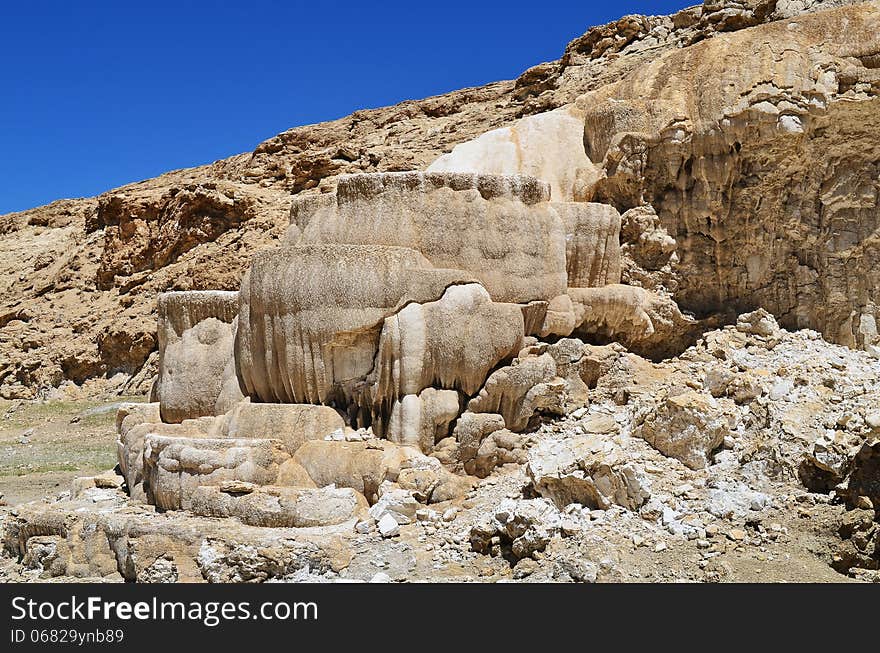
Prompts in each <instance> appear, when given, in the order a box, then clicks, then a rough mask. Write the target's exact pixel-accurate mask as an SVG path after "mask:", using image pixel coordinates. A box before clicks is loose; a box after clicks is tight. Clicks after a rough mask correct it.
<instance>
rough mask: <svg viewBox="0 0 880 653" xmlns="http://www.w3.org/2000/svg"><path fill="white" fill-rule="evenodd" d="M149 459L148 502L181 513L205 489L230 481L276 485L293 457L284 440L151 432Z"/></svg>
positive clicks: (147, 441) (146, 469)
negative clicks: (190, 436) (197, 493)
mask: <svg viewBox="0 0 880 653" xmlns="http://www.w3.org/2000/svg"><path fill="white" fill-rule="evenodd" d="M143 457H144V486H145V490H146V494H147V499H148V501H149V502H150V503H152V504H154V505H156V506H157V507H159V508H162V509H163V510H179V509H181V508H183V509H187V508H189V507H190V505H191V503H192V500H193V493H194V492H195V490H196V488H198V487H199V486H203V485H220V484H221V483H223V482H225V481H245V482H247V483H255V484H257V485H271V484H273V483H274V482H275V480H276V479H277V478H278V471H279V466H280V465H281V464H282V463H283V462H284V461H285V460H287V458H288V454H287V452H286V451H285V449H284V444H283V443H282V442H281V441H280V440H270V439H257V438H249V439H230V438H207V437H200V438H187V437H174V436H167V435H154V434H149V435H147V436H146V438H145V440H144V454H143Z"/></svg>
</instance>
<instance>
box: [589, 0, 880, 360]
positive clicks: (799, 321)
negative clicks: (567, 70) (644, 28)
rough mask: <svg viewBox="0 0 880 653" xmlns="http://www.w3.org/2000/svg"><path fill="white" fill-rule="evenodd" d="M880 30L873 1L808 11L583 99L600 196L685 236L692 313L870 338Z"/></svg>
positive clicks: (666, 58)
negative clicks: (765, 315)
mask: <svg viewBox="0 0 880 653" xmlns="http://www.w3.org/2000/svg"><path fill="white" fill-rule="evenodd" d="M878 35H880V11H878V6H877V4H876V3H866V4H864V5H859V6H854V7H847V8H841V9H836V10H833V11H826V12H821V13H816V14H809V15H805V16H801V17H797V18H796V19H791V20H785V21H777V22H774V23H771V24H768V25H764V26H762V27H761V28H760V29H750V30H743V31H741V32H737V33H736V34H731V35H724V36H719V37H716V38H713V39H711V40H708V41H705V42H701V43H698V44H696V45H694V46H692V47H689V48H685V49H682V50H677V51H674V52H669V53H667V54H664V55H663V56H661V57H659V58H658V59H656V60H655V61H653V62H652V63H650V64H648V65H646V66H644V67H641V68H640V69H638V70H636V71H633V72H632V73H631V74H629V75H628V76H626V77H625V78H623V79H622V80H621V81H620V82H618V83H616V84H613V85H610V86H607V87H604V88H602V89H600V90H598V91H595V92H593V93H588V94H586V95H584V96H582V97H581V98H579V99H578V101H577V104H578V105H579V106H580V107H582V108H583V110H584V113H585V141H584V142H585V145H586V149H587V153H588V156H589V157H590V159H591V160H592V161H593V162H594V163H596V164H597V165H598V166H599V168H600V173H599V174H600V177H601V179H600V180H599V181H597V183H596V184H595V185H594V187H593V189H592V199H595V200H598V201H607V202H610V203H612V204H614V205H615V206H616V207H617V208H618V209H619V210H621V211H624V210H626V209H630V208H632V207H636V206H640V205H644V204H650V205H652V206H653V208H654V210H655V211H656V212H657V215H658V216H659V218H660V221H661V223H662V225H663V226H664V227H665V228H666V230H667V231H668V233H669V234H670V235H671V236H672V237H673V238H674V239H675V240H676V241H677V245H678V246H677V252H678V255H679V257H680V260H679V262H678V267H677V275H676V280H675V288H674V296H675V299H676V300H677V301H678V303H679V304H680V305H681V307H682V308H683V309H689V310H692V311H694V312H695V313H698V314H701V315H706V314H710V313H717V312H725V311H728V312H729V311H733V312H736V311H742V310H747V309H753V308H755V307H757V306H763V307H764V308H766V309H767V310H769V311H771V312H772V313H773V314H774V315H776V316H777V317H778V318H779V319H780V321H781V322H782V323H783V324H784V325H786V326H788V327H791V328H812V329H816V330H819V331H821V332H822V333H823V335H825V337H826V338H828V339H829V340H831V341H834V342H838V343H841V344H846V345H849V346H854V347H859V348H866V349H869V350H871V349H874V348H875V347H876V345H877V343H878V338H877V333H876V318H877V316H878V310H877V306H876V301H877V296H878V287H880V286H878V282H880V277H878V269H880V268H878V265H877V264H878V244H880V235H878V227H880V205H878V199H880V98H878V94H880V70H878V62H880V37H878Z"/></svg>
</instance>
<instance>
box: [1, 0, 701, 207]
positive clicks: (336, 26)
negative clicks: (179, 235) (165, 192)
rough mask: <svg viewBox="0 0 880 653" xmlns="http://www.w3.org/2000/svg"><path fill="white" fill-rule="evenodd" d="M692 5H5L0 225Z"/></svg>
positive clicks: (504, 73) (484, 78) (491, 74)
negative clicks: (635, 18)
mask: <svg viewBox="0 0 880 653" xmlns="http://www.w3.org/2000/svg"><path fill="white" fill-rule="evenodd" d="M697 3H698V0H692V1H691V2H687V1H681V0H679V1H654V2H637V1H635V0H624V1H622V2H616V3H611V2H609V3H592V2H583V1H582V0H576V1H571V2H546V1H545V2H538V1H536V0H531V1H529V2H521V1H519V0H506V1H501V0H490V1H480V0H470V1H463V0H440V1H439V2H420V1H419V0H408V1H407V2H399V1H398V0H390V1H389V0H360V1H358V2H321V1H319V0H313V1H312V2H299V1H289V2H280V1H278V2H272V1H268V0H239V1H237V2H187V1H185V0H178V1H176V2H166V1H164V0H151V1H150V2H128V1H125V0H116V1H114V2H88V1H87V0H81V1H74V0H67V1H66V2H40V1H38V0H32V1H31V0H26V1H21V2H11V1H9V2H3V11H2V14H0V88H2V89H3V92H2V98H0V214H2V213H6V212H9V211H17V210H22V209H25V208H30V207H32V206H37V205H40V204H45V203H47V202H50V201H52V200H55V199H59V198H62V197H82V196H89V195H96V194H98V193H100V192H103V191H105V190H108V189H110V188H113V187H116V186H120V185H122V184H125V183H128V182H132V181H138V180H141V179H147V178H149V177H153V176H155V175H157V174H160V173H162V172H165V171H167V170H173V169H175V168H183V167H189V166H194V165H200V164H203V163H210V162H211V161H215V160H217V159H221V158H224V157H227V156H230V155H233V154H237V153H239V152H245V151H249V150H252V149H253V148H254V147H255V146H256V145H257V143H259V142H260V141H262V140H265V139H266V138H269V137H271V136H273V135H274V134H277V133H279V132H281V131H284V130H285V129H288V128H290V127H294V126H297V125H304V124H309V123H313V122H320V121H322V120H329V119H333V118H337V117H340V116H344V115H346V114H349V113H351V112H352V111H354V110H356V109H360V108H369V107H379V106H384V105H388V104H394V103H396V102H399V101H401V100H405V99H416V98H422V97H426V96H429V95H436V94H438V93H444V92H446V91H450V90H453V89H456V88H461V87H465V86H475V85H479V84H484V83H486V82H491V81H495V80H499V79H511V78H514V77H516V76H517V75H518V74H519V73H520V72H522V71H523V70H525V69H526V68H528V67H529V66H532V65H534V64H537V63H540V62H542V61H549V60H552V59H557V58H559V56H560V54H561V53H562V50H563V48H564V47H565V44H566V43H567V42H568V41H570V40H571V39H572V38H574V37H576V36H579V35H580V34H582V33H583V32H585V31H586V30H587V28H588V27H590V26H592V25H596V24H601V23H605V22H608V21H609V20H612V19H615V18H618V17H619V16H621V15H624V14H627V13H643V14H665V13H671V12H673V11H676V10H678V9H680V8H682V7H685V6H688V5H691V4H697Z"/></svg>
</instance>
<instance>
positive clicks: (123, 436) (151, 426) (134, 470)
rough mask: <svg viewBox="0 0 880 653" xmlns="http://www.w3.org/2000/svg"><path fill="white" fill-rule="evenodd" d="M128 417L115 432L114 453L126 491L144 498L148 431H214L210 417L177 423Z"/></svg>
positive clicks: (203, 434)
mask: <svg viewBox="0 0 880 653" xmlns="http://www.w3.org/2000/svg"><path fill="white" fill-rule="evenodd" d="M128 419H129V418H126V420H125V421H124V422H123V424H122V427H121V430H120V432H119V434H118V435H117V440H116V454H117V460H118V461H119V469H120V471H121V472H122V476H123V477H124V478H125V484H126V486H127V488H128V492H129V494H131V496H132V497H134V498H137V499H143V486H142V483H143V481H144V439H145V438H146V437H147V436H148V435H150V434H156V435H165V436H169V437H191V438H198V437H207V436H208V435H210V434H213V431H214V429H215V425H214V420H213V418H200V419H188V420H184V421H183V422H181V423H180V424H165V423H163V422H159V423H154V422H145V423H136V422H129V421H128Z"/></svg>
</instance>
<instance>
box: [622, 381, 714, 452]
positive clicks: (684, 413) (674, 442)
mask: <svg viewBox="0 0 880 653" xmlns="http://www.w3.org/2000/svg"><path fill="white" fill-rule="evenodd" d="M722 401H724V400H716V399H715V398H714V397H712V395H710V394H706V393H702V392H695V391H689V392H685V393H683V394H680V395H676V396H673V397H668V398H667V399H666V400H665V401H661V402H660V404H659V405H657V406H651V407H648V408H647V409H646V411H647V412H646V414H645V415H644V416H643V421H641V423H640V424H639V425H638V426H637V427H636V428H635V430H634V431H633V434H634V435H636V436H638V437H640V438H642V439H644V440H645V441H646V442H647V443H648V444H650V445H651V446H652V447H654V448H655V449H657V451H659V452H660V453H662V454H664V455H666V456H670V457H672V458H676V459H678V460H680V461H681V462H682V463H684V464H685V465H687V466H688V467H690V468H691V469H702V468H704V467H706V466H707V464H708V462H709V459H710V457H711V455H712V453H713V452H714V451H715V450H716V449H717V448H718V447H720V446H721V444H722V442H724V438H725V437H726V436H728V435H730V416H729V414H728V413H726V412H725V407H724V404H723V403H722Z"/></svg>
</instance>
